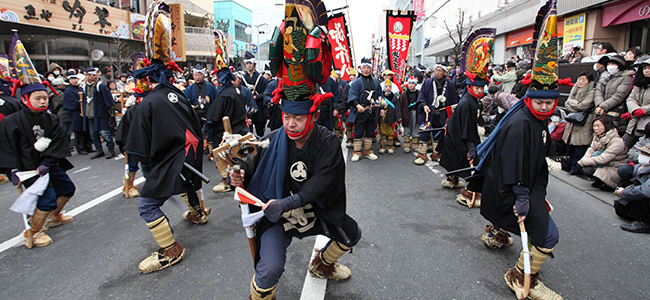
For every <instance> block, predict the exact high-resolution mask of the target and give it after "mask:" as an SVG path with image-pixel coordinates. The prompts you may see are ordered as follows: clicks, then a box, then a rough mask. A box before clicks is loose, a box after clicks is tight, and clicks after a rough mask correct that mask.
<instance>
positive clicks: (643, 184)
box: [614, 145, 650, 233]
mask: <svg viewBox="0 0 650 300" xmlns="http://www.w3.org/2000/svg"><path fill="white" fill-rule="evenodd" d="M637 149H638V150H639V151H640V153H639V164H637V165H636V166H635V167H634V178H633V179H632V182H633V184H634V185H633V186H631V187H628V188H626V189H623V188H618V189H617V190H616V191H615V192H614V194H616V196H618V197H620V198H618V199H616V200H614V211H615V212H616V214H617V215H618V216H619V217H621V218H623V219H626V220H629V221H632V223H630V224H622V225H621V229H623V230H625V231H629V232H636V233H650V168H648V166H650V146H648V145H646V146H643V147H638V148H637Z"/></svg>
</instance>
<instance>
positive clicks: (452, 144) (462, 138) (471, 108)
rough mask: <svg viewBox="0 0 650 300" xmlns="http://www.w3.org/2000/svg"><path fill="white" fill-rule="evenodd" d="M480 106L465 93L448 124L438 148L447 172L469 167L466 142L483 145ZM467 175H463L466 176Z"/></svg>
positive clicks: (442, 164) (441, 161) (441, 163)
mask: <svg viewBox="0 0 650 300" xmlns="http://www.w3.org/2000/svg"><path fill="white" fill-rule="evenodd" d="M479 110H480V106H479V103H478V101H477V100H476V98H474V97H473V96H472V95H470V94H469V93H465V96H463V98H462V99H460V102H458V106H456V109H455V110H454V113H453V114H452V115H451V118H449V121H448V122H447V133H446V134H445V136H444V138H443V140H442V142H441V143H440V145H439V146H438V149H439V150H438V151H439V152H440V154H441V157H440V165H441V166H442V167H443V168H445V169H446V170H447V171H453V170H458V169H462V168H467V167H469V161H468V160H467V151H468V148H467V145H466V144H465V143H466V142H472V143H474V147H476V146H478V144H479V143H481V138H480V137H479V134H478V128H477V126H478V114H479ZM465 175H467V174H461V176H465Z"/></svg>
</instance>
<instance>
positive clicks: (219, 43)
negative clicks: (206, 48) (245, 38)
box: [214, 29, 230, 70]
mask: <svg viewBox="0 0 650 300" xmlns="http://www.w3.org/2000/svg"><path fill="white" fill-rule="evenodd" d="M227 42H228V41H227V40H226V35H225V34H223V31H221V30H219V29H217V30H215V31H214V50H215V53H216V57H215V64H214V65H215V69H217V70H221V69H223V68H227V67H228V61H229V59H230V57H229V56H228V44H227Z"/></svg>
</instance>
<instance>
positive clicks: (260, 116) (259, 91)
mask: <svg viewBox="0 0 650 300" xmlns="http://www.w3.org/2000/svg"><path fill="white" fill-rule="evenodd" d="M258 79H259V80H258ZM244 83H245V84H246V87H249V90H251V92H252V93H253V96H255V103H257V107H258V108H259V109H258V110H257V113H255V115H253V118H252V119H253V122H266V115H265V114H264V110H263V109H261V108H262V107H264V96H263V94H264V91H265V90H266V86H267V85H268V81H266V78H264V76H262V75H260V73H259V72H257V71H255V72H254V73H253V76H251V75H250V74H248V72H246V73H245V74H244ZM233 130H235V128H234V127H233Z"/></svg>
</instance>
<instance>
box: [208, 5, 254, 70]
mask: <svg viewBox="0 0 650 300" xmlns="http://www.w3.org/2000/svg"><path fill="white" fill-rule="evenodd" d="M213 4H214V20H215V25H216V27H217V28H219V27H222V28H221V29H222V30H223V29H227V30H224V32H225V33H227V34H228V35H230V36H232V37H233V39H232V41H233V42H232V44H231V45H232V48H230V49H229V50H228V51H229V52H230V55H231V57H234V58H235V59H236V60H237V61H239V60H241V58H243V57H244V54H245V53H246V51H247V50H249V49H250V47H251V44H252V34H250V33H252V31H253V29H252V28H251V29H249V30H250V31H249V33H247V30H246V28H247V27H250V25H251V24H252V22H253V14H252V11H251V10H250V9H248V8H246V7H244V6H243V5H241V4H239V3H238V2H236V1H232V0H227V1H226V0H224V1H222V0H214V2H213ZM229 45H230V44H229Z"/></svg>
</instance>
